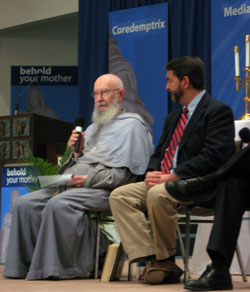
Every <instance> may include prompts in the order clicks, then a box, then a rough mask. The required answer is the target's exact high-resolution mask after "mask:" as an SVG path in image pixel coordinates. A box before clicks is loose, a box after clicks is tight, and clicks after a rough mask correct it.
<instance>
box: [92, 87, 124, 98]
mask: <svg viewBox="0 0 250 292" xmlns="http://www.w3.org/2000/svg"><path fill="white" fill-rule="evenodd" d="M115 90H120V88H115V89H101V90H99V91H98V90H96V91H93V92H92V93H91V94H92V96H93V97H96V96H97V95H98V94H100V95H101V96H104V97H107V96H108V95H109V93H110V92H111V91H115Z"/></svg>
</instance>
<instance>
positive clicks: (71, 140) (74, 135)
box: [68, 130, 85, 157]
mask: <svg viewBox="0 0 250 292" xmlns="http://www.w3.org/2000/svg"><path fill="white" fill-rule="evenodd" d="M78 135H79V134H78V132H77V131H76V130H73V131H72V134H71V136H70V138H69V141H68V146H69V147H70V148H71V149H72V150H73V151H74V147H75V143H76V141H77V139H78ZM81 135H82V139H81V145H80V151H81V152H82V150H83V147H84V135H85V132H82V133H81ZM74 156H75V157H78V156H80V154H79V153H75V152H74Z"/></svg>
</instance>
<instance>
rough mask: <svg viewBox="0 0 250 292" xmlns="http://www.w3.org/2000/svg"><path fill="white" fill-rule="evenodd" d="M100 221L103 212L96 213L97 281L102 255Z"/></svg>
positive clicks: (95, 276)
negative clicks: (100, 255) (100, 254)
mask: <svg viewBox="0 0 250 292" xmlns="http://www.w3.org/2000/svg"><path fill="white" fill-rule="evenodd" d="M100 220H101V212H97V213H96V249H95V275H94V278H95V279H98V271H99V253H100V240H101V228H100Z"/></svg>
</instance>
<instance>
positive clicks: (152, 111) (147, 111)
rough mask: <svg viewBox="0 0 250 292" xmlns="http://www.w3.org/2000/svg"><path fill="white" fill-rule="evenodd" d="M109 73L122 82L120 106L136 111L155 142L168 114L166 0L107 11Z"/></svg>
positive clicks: (155, 142) (156, 142)
mask: <svg viewBox="0 0 250 292" xmlns="http://www.w3.org/2000/svg"><path fill="white" fill-rule="evenodd" d="M109 30H110V38H109V72H110V73H113V74H117V75H118V76H119V77H120V78H121V79H122V80H123V82H124V85H125V90H126V94H125V97H124V101H123V108H124V109H125V110H126V111H130V112H137V113H139V114H140V115H141V116H142V117H143V118H144V120H145V121H146V122H147V124H148V125H149V126H150V127H152V129H153V135H154V144H155V145H156V144H158V140H159V137H160V135H161V132H162V127H163V123H164V119H165V117H166V115H167V112H168V108H167V92H166V90H165V86H166V71H165V70H164V66H165V65H166V63H167V61H168V5H167V3H163V4H158V5H149V6H143V7H139V8H133V9H126V10H119V11H114V12H110V14H109Z"/></svg>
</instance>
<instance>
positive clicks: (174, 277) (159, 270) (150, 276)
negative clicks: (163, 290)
mask: <svg viewBox="0 0 250 292" xmlns="http://www.w3.org/2000/svg"><path fill="white" fill-rule="evenodd" d="M182 274H183V271H182V269H181V268H179V267H178V266H177V265H176V264H175V263H174V262H171V261H162V262H158V261H154V262H153V263H152V264H151V266H150V267H147V269H146V270H145V274H144V277H143V280H144V283H147V284H164V283H168V284H172V283H178V282H179V281H180V277H181V276H182Z"/></svg>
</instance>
